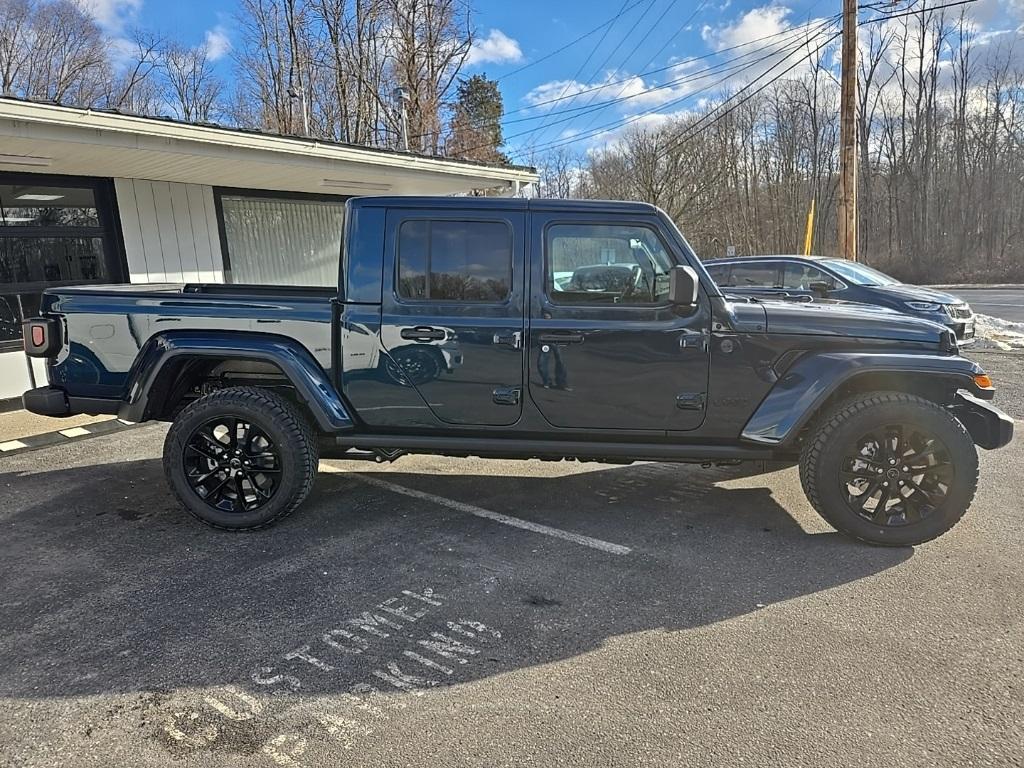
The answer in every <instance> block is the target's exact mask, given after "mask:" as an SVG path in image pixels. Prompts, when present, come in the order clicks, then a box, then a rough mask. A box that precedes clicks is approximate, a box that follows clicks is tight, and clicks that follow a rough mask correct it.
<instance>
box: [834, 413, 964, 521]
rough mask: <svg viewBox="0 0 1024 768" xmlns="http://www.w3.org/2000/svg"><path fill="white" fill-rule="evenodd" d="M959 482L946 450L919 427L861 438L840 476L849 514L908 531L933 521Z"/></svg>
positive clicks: (890, 428) (903, 427) (884, 429)
mask: <svg viewBox="0 0 1024 768" xmlns="http://www.w3.org/2000/svg"><path fill="white" fill-rule="evenodd" d="M955 480H956V469H955V467H954V466H953V462H952V460H951V458H950V454H949V449H948V448H946V446H945V444H943V442H942V441H941V440H940V439H939V438H938V437H936V436H935V435H933V434H930V433H928V432H926V431H925V430H923V429H921V428H920V427H918V426H916V425H913V424H902V423H897V424H887V425H885V426H883V427H881V428H880V429H877V430H874V431H872V432H868V433H867V434H864V435H861V436H860V437H859V438H857V440H856V441H855V442H854V444H853V450H852V451H849V452H848V453H847V455H846V456H844V457H843V463H842V465H841V468H840V470H839V482H840V483H841V485H842V490H843V492H844V493H845V494H846V503H847V504H848V505H849V507H850V509H851V511H853V512H854V513H855V514H857V515H860V516H861V517H863V518H864V519H865V520H869V521H871V522H873V523H875V524H876V525H885V526H902V525H910V524H912V523H916V522H920V521H921V520H924V519H925V518H927V517H928V516H930V515H932V514H933V513H934V512H935V510H936V509H937V508H938V507H939V506H941V505H942V503H943V502H944V501H945V500H946V497H947V496H948V495H949V491H950V488H951V487H952V485H953V483H954V482H955Z"/></svg>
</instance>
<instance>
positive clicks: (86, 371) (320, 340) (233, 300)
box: [43, 283, 336, 398]
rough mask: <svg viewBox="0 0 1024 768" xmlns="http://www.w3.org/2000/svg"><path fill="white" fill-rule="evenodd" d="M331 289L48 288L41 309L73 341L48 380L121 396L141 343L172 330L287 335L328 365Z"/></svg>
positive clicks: (83, 393) (93, 393)
mask: <svg viewBox="0 0 1024 768" xmlns="http://www.w3.org/2000/svg"><path fill="white" fill-rule="evenodd" d="M334 296H336V290H335V289H333V288H292V287H285V286H281V287H278V286H248V285H220V284H194V283H189V284H186V285H182V284H158V285H145V286H139V285H89V286H73V287H66V288H52V289H50V290H48V291H46V293H45V294H44V299H43V311H44V312H48V313H56V314H59V315H62V316H63V317H64V318H65V321H66V324H67V325H66V327H67V338H69V339H71V343H70V345H69V347H68V348H67V349H66V350H65V351H64V353H62V354H61V355H60V356H59V357H58V359H57V361H56V362H57V364H56V365H55V366H53V368H52V369H51V381H50V383H51V384H56V385H66V384H69V383H71V382H74V386H75V390H76V391H77V392H79V393H80V394H81V396H83V397H95V398H123V397H124V396H125V395H126V394H127V391H126V388H127V383H128V378H129V377H128V374H129V371H130V370H131V367H132V365H133V364H134V363H135V361H136V359H137V358H138V356H139V351H140V350H141V349H142V348H143V347H144V346H145V345H146V344H147V342H149V341H150V339H152V338H153V337H154V336H156V335H157V334H159V333H161V332H164V331H170V330H174V331H197V332H202V331H211V330H216V331H228V330H239V331H247V332H249V333H254V332H255V333H260V334H267V335H277V336H284V337H287V338H290V339H295V340H296V341H298V342H299V343H301V344H302V345H303V346H304V347H305V348H306V349H308V350H309V352H310V353H311V354H312V355H313V356H314V358H316V360H317V362H318V363H319V364H320V365H321V366H322V367H323V368H324V369H329V368H330V367H331V316H332V308H331V299H332V298H334Z"/></svg>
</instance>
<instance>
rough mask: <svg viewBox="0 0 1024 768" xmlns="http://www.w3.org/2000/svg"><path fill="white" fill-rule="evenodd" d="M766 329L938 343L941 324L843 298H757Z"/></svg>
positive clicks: (791, 332) (812, 334)
mask: <svg viewBox="0 0 1024 768" xmlns="http://www.w3.org/2000/svg"><path fill="white" fill-rule="evenodd" d="M761 306H762V307H764V311H765V315H766V318H767V325H768V328H767V330H768V333H787V334H795V335H802V336H849V337H859V338H865V339H888V340H892V341H918V342H926V343H930V344H938V343H940V342H941V341H942V339H943V335H944V334H946V333H947V329H946V327H945V326H943V325H940V324H939V323H933V322H931V321H930V320H924V319H922V318H916V317H911V316H909V315H905V314H903V313H902V312H896V311H894V310H891V309H885V308H884V307H874V306H870V305H866V304H853V303H847V302H835V303H832V302H825V301H813V302H807V303H799V302H793V301H764V302H761Z"/></svg>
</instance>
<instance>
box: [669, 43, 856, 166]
mask: <svg viewBox="0 0 1024 768" xmlns="http://www.w3.org/2000/svg"><path fill="white" fill-rule="evenodd" d="M841 36H842V32H836V33H835V34H834V35H832V37H830V38H829V39H828V40H825V41H824V42H823V43H822V44H821V45H819V46H818V47H817V48H815V49H814V50H813V51H810V52H809V53H807V54H806V55H805V56H801V57H800V58H799V59H797V60H796V61H794V62H793V63H792V64H790V65H789V66H788V67H786V69H784V70H783V71H782V72H780V73H779V74H777V75H776V76H775V77H773V78H772V79H771V80H769V81H768V82H766V83H764V84H762V85H761V87H760V88H758V89H756V90H755V91H753V92H752V93H750V94H748V95H747V96H746V97H745V98H743V99H741V100H740V101H738V102H736V103H735V104H733V105H732V106H731V107H730V108H729V109H727V110H726V111H725V112H722V113H721V114H718V115H716V116H715V117H714V119H713V120H712V121H711V125H713V124H714V123H715V122H717V121H718V120H721V119H722V118H723V117H725V116H726V115H729V114H731V113H732V112H734V111H735V110H737V109H738V108H739V107H741V106H742V105H743V104H745V103H746V102H748V101H750V99H752V98H754V97H755V96H757V94H759V93H761V92H762V91H763V90H764V89H765V88H767V87H768V86H770V85H772V84H773V83H776V82H778V81H779V80H781V79H782V78H783V77H785V76H786V75H788V74H789V73H790V72H792V71H793V70H794V69H796V68H797V67H798V66H800V65H801V64H802V63H803V62H805V61H807V60H808V59H810V58H811V57H812V56H814V55H815V54H816V53H818V52H819V51H821V50H822V49H824V48H826V47H827V46H828V45H830V44H831V43H832V41H833V40H836V39H838V38H839V37H841ZM780 63H781V62H780ZM776 66H777V65H776ZM765 74H767V73H765ZM762 77H763V75H762ZM755 82H757V81H756V80H753V81H751V82H750V83H748V84H747V85H746V86H745V87H744V88H743V89H740V90H739V91H737V92H736V93H735V94H733V95H732V96H730V97H729V98H730V99H731V98H733V97H734V96H736V95H738V94H739V93H742V91H743V90H745V88H747V87H750V86H751V85H753V84H754V83H755ZM727 102H728V99H727V100H726V101H725V102H722V104H725V103H727ZM722 104H719V105H718V106H716V107H715V109H714V110H712V111H711V112H709V113H707V114H706V115H704V116H703V117H701V118H700V119H699V120H697V121H696V122H695V123H694V124H693V125H690V126H687V127H686V128H685V129H684V132H683V135H682V136H680V137H677V139H676V141H675V142H674V143H673V144H669V146H667V147H666V148H665V150H664V151H665V152H671V151H672V150H673V149H676V148H677V147H679V146H681V145H682V144H683V143H684V142H686V141H689V140H690V139H692V138H694V137H695V136H697V135H699V134H701V133H703V132H704V131H706V130H708V128H710V127H711V125H707V126H705V127H704V128H702V129H700V130H699V131H697V130H694V128H696V127H697V126H698V125H700V124H701V123H702V122H704V121H705V120H707V119H708V118H709V116H710V115H712V114H714V111H715V110H717V109H718V107H721V106H722Z"/></svg>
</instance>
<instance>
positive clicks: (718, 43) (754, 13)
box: [700, 5, 792, 51]
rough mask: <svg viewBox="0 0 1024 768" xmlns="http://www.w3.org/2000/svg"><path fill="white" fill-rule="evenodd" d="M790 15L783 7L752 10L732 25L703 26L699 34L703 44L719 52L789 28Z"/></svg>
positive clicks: (771, 6) (773, 6)
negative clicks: (787, 20) (788, 18)
mask: <svg viewBox="0 0 1024 768" xmlns="http://www.w3.org/2000/svg"><path fill="white" fill-rule="evenodd" d="M790 13H792V10H791V9H789V8H787V7H786V6H784V5H766V6H764V7H761V8H752V9H751V10H749V11H747V12H746V13H744V14H743V15H742V16H740V17H739V18H738V19H737V20H736V21H735V22H733V23H732V24H726V25H724V26H720V27H711V26H707V25H705V27H704V28H703V29H702V30H701V33H700V34H701V37H703V38H704V42H706V43H707V44H708V45H710V46H711V47H712V48H714V49H715V50H716V51H720V50H722V49H723V48H730V47H732V46H734V45H743V44H744V43H749V42H751V41H753V40H757V39H759V38H762V37H766V36H768V35H775V34H778V33H780V32H783V31H785V30H786V29H787V28H788V27H789V24H788V23H787V22H786V17H787V16H789V14H790Z"/></svg>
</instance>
